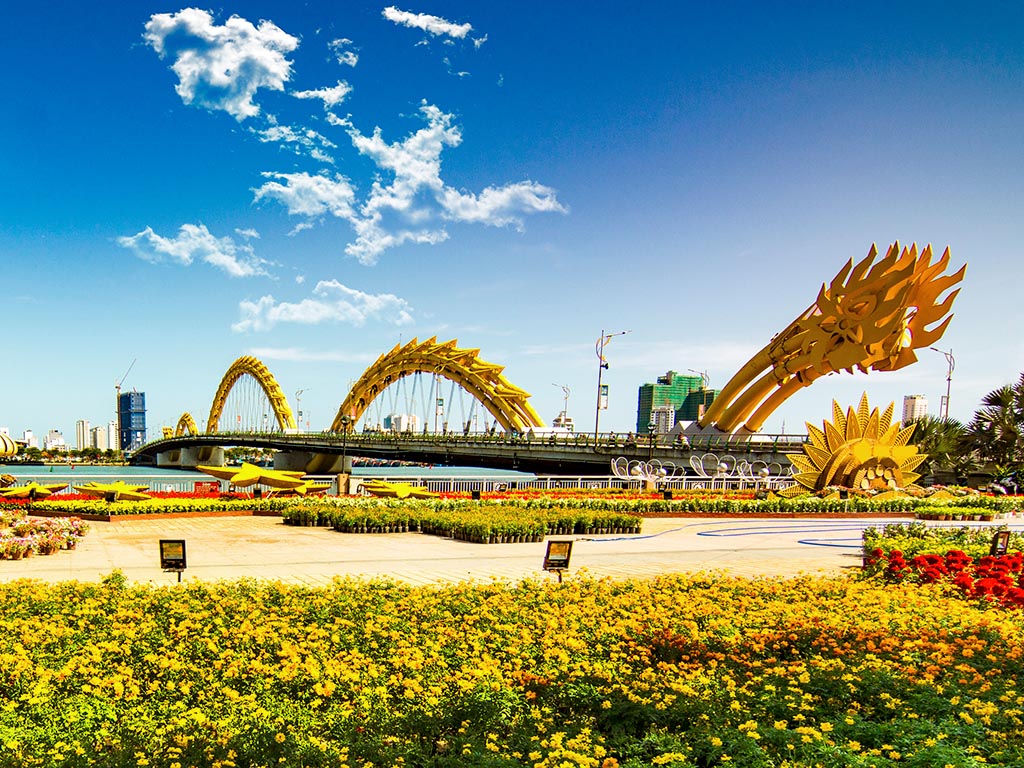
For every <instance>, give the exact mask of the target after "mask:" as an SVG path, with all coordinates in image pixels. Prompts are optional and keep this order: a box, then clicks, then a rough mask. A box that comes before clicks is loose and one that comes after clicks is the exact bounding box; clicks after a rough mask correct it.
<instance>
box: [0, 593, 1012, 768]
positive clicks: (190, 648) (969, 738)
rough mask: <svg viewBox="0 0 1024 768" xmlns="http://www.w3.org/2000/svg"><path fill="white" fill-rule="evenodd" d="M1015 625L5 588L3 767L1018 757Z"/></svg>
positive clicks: (465, 597)
mask: <svg viewBox="0 0 1024 768" xmlns="http://www.w3.org/2000/svg"><path fill="white" fill-rule="evenodd" d="M1022 621H1024V619H1022V617H1021V616H1020V615H1019V612H1013V613H1003V612H996V611H984V610H981V609H979V608H978V607H975V606H971V605H968V604H966V603H964V602H962V601H959V600H956V599H947V598H945V597H943V596H942V595H941V594H940V593H939V592H938V591H937V590H932V589H930V588H928V587H923V588H922V587H913V588H909V589H908V588H904V587H901V586H895V587H893V586H890V587H883V586H878V585H872V584H869V583H864V582H854V581H852V580H846V579H821V578H810V577H806V578H799V579H793V580H773V579H764V580H754V581H750V580H745V579H739V578H725V577H719V576H712V575H695V576H675V577H671V578H660V579H655V580H650V581H626V582H616V581H603V580H590V579H586V578H582V579H577V580H574V581H571V582H566V583H565V584H561V585H559V584H556V583H554V582H553V581H526V582H523V583H521V584H518V585H511V584H504V583H498V582H496V583H488V584H459V585H450V586H442V587H412V586H406V585H400V584H397V583H392V582H388V581H359V580H338V581H336V582H335V583H334V585H333V586H331V587H328V588H322V589H306V588H301V587H292V586H284V585H281V584H276V583H257V582H250V581H235V582H218V583H199V582H197V583H188V584H184V585H180V586H171V587H147V586H138V587H129V586H127V585H126V584H125V581H124V579H123V577H121V576H120V574H117V573H115V574H112V575H111V576H110V577H108V578H107V579H105V580H104V581H103V582H102V583H99V584H84V583H63V584H54V585H48V584H43V583H38V582H31V581H21V582H14V583H11V584H7V585H2V586H0V689H2V693H3V699H2V704H0V766H87V765H97V766H100V765H102V766H161V767H162V768H173V767H179V768H185V767H186V766H234V765H237V766H259V765H263V766H276V765H288V766H319V765H324V766H327V765H330V766H346V765H347V766H353V767H355V766H364V767H367V768H368V766H370V765H373V766H466V765H479V766H505V765H508V766H531V767H532V768H564V767H568V766H581V767H584V766H586V767H591V768H615V767H616V766H626V767H628V766H656V765H667V766H713V765H723V766H725V765H731V766H780V767H781V766H792V767H793V768H796V767H800V766H808V767H809V766H823V767H828V768H831V766H896V765H899V766H904V765H907V766H929V767H930V766H946V765H952V766H982V765H1007V766H1009V765H1021V764H1024V735H1022V731H1024V723H1022V717H1024V699H1022V693H1021V691H1020V689H1019V687H1018V684H1017V678H1018V677H1019V675H1020V672H1021V658H1022V655H1024V643H1022V641H1021V625H1022Z"/></svg>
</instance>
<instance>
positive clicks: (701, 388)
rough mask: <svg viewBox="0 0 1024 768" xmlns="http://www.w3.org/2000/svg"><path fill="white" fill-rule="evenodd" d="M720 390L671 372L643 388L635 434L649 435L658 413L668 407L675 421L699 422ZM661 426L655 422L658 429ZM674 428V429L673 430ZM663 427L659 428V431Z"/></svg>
mask: <svg viewBox="0 0 1024 768" xmlns="http://www.w3.org/2000/svg"><path fill="white" fill-rule="evenodd" d="M720 391H721V390H717V389H710V388H708V386H707V384H706V382H705V378H704V377H703V376H683V375H681V374H679V373H676V372H675V371H668V372H667V373H666V374H665V375H664V376H659V377H658V379H657V381H656V382H655V383H654V384H642V385H640V391H639V396H638V398H637V407H636V431H637V433H638V434H646V433H647V432H648V430H649V425H650V423H651V421H652V419H653V418H654V415H655V410H656V409H658V408H663V407H665V406H671V407H672V408H673V409H675V421H696V420H697V419H699V418H700V417H701V416H703V415H704V410H705V409H706V408H707V406H709V405H711V403H712V402H713V401H714V399H715V397H716V396H717V395H718V393H719V392H720ZM658 423H659V422H657V421H655V424H656V425H658ZM670 428H671V427H670ZM658 431H661V430H660V427H659V430H658Z"/></svg>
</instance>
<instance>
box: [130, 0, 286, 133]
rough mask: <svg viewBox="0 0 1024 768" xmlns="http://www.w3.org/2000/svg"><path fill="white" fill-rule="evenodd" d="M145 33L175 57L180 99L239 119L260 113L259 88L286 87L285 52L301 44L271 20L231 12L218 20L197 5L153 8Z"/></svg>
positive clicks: (153, 44) (162, 53) (161, 52)
mask: <svg viewBox="0 0 1024 768" xmlns="http://www.w3.org/2000/svg"><path fill="white" fill-rule="evenodd" d="M143 38H144V39H145V41H146V42H147V43H148V44H149V45H150V46H151V47H152V48H153V50H155V51H156V52H157V54H159V56H160V58H164V57H165V56H170V57H171V58H173V59H174V63H173V64H172V65H171V69H173V70H174V73H175V74H176V75H177V76H178V85H177V86H176V87H175V90H176V91H177V92H178V95H179V96H181V99H182V101H184V102H185V103H186V104H198V105H200V106H203V107H206V108H208V109H220V110H224V111H225V112H227V113H228V114H230V115H232V116H234V118H235V119H236V120H239V121H241V120H244V119H245V118H247V117H253V116H255V115H257V114H259V111H260V108H259V106H257V105H256V104H255V103H253V96H254V95H255V94H256V91H257V90H259V89H260V88H269V89H271V90H275V91H283V90H284V84H285V83H286V82H287V81H288V80H289V78H290V77H291V67H292V65H291V62H290V61H289V60H288V59H287V58H286V57H285V54H287V53H289V52H291V51H293V50H294V49H295V48H296V47H297V46H298V44H299V40H298V38H296V37H293V36H291V35H289V34H288V33H287V32H285V31H284V30H282V29H281V28H280V27H278V26H276V25H275V24H274V23H272V22H270V21H260V23H259V26H254V25H253V24H252V22H250V21H247V20H246V19H243V18H241V17H239V16H232V17H231V18H230V19H228V20H227V21H226V22H225V23H224V24H223V25H220V26H218V25H217V24H215V23H214V21H213V17H212V16H211V14H210V13H209V11H204V10H200V9H199V8H186V9H184V10H182V11H179V12H178V13H158V14H154V15H153V16H151V17H150V19H149V21H148V22H147V23H146V33H145V35H143Z"/></svg>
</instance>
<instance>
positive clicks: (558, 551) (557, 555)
mask: <svg viewBox="0 0 1024 768" xmlns="http://www.w3.org/2000/svg"><path fill="white" fill-rule="evenodd" d="M571 556H572V541H549V542H548V549H547V552H545V553H544V570H545V571H554V572H555V573H557V574H558V583H559V584H561V583H562V571H567V570H569V558H570V557H571Z"/></svg>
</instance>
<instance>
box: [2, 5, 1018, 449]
mask: <svg viewBox="0 0 1024 768" xmlns="http://www.w3.org/2000/svg"><path fill="white" fill-rule="evenodd" d="M10 15H11V17H12V18H11V28H12V29H18V30H22V34H18V35H15V36H12V40H11V41H10V44H9V45H8V46H6V47H5V48H4V49H3V50H2V51H0V57H2V60H3V63H4V64H6V69H7V71H8V72H11V73H14V74H13V75H12V78H11V83H10V89H11V95H10V96H9V98H8V100H7V103H6V105H5V117H6V119H5V120H4V121H3V122H2V123H0V126H2V127H0V131H2V135H3V137H4V139H5V141H4V142H3V145H2V148H0V169H2V173H3V175H4V179H5V180H6V182H7V183H6V184H5V185H4V189H3V191H2V192H0V255H2V259H3V263H4V266H5V273H4V282H3V286H4V298H5V302H6V303H7V305H8V310H9V317H10V318H11V319H10V320H9V321H8V324H7V328H8V329H11V328H13V329H14V333H10V332H9V333H8V335H7V339H6V344H7V359H8V360H24V361H31V363H30V364H27V365H24V366H23V367H20V368H19V369H18V370H19V374H20V375H18V376H9V375H8V376H5V377H3V383H2V384H0V425H3V426H6V427H8V428H9V429H10V431H11V433H12V435H16V436H17V435H21V434H22V433H23V432H24V430H26V429H31V430H33V431H34V432H35V433H36V434H37V435H43V434H46V433H47V432H48V431H49V430H52V429H57V430H60V431H61V432H63V434H64V435H73V434H74V433H75V422H76V421H78V420H80V419H88V420H90V421H92V422H94V423H97V424H99V423H106V422H108V421H110V420H111V418H113V416H114V412H115V408H114V402H115V398H114V394H115V393H114V392H112V391H111V390H113V389H114V388H115V385H118V384H120V385H122V386H123V387H124V389H125V391H130V390H132V389H136V390H138V391H140V392H146V397H147V407H148V414H147V425H148V428H149V430H150V432H151V433H157V434H158V433H159V430H160V429H161V427H163V426H174V424H175V423H176V422H177V420H178V418H179V416H180V415H181V414H182V413H184V412H186V411H187V412H190V413H192V414H193V416H195V417H196V419H197V420H200V419H203V418H205V416H206V414H207V412H208V411H209V409H210V405H211V402H212V400H213V396H214V392H215V390H216V388H217V385H218V383H219V382H220V379H221V377H222V376H223V375H224V373H225V371H227V369H228V367H229V366H230V365H231V363H232V362H233V361H234V360H235V359H237V358H238V357H240V356H242V355H254V356H256V357H257V358H259V359H261V360H262V361H263V362H264V363H265V364H266V365H267V367H268V368H269V369H270V371H271V372H272V373H273V375H274V376H275V378H276V379H277V381H278V383H279V384H280V386H281V389H282V390H283V392H284V393H285V395H286V396H287V397H288V399H289V402H290V403H291V404H292V407H293V408H296V405H297V402H296V401H297V399H298V396H297V394H296V393H297V392H299V391H301V392H302V395H301V403H302V408H303V410H304V411H305V413H306V414H307V418H308V420H309V421H310V422H311V424H310V426H311V428H313V429H324V428H326V427H327V426H328V425H329V424H330V422H331V420H332V419H333V417H334V415H335V413H336V411H337V409H338V407H339V405H340V404H341V402H342V400H343V399H344V398H345V395H346V394H347V393H348V391H349V389H350V387H351V385H352V383H354V382H355V381H356V380H357V379H358V378H359V377H360V376H361V375H362V373H363V371H364V370H365V369H366V368H367V367H368V366H369V365H370V364H372V363H373V361H374V360H375V359H376V358H377V357H378V356H379V355H381V354H383V353H385V352H387V351H388V350H390V349H391V348H392V347H393V346H395V344H399V343H405V342H408V341H409V340H411V339H412V338H419V339H420V340H421V341H422V340H426V339H427V338H430V337H432V336H436V337H437V338H438V340H440V341H445V340H448V339H457V340H458V343H459V346H460V347H466V348H471V349H479V350H480V357H481V358H483V359H484V360H487V361H489V362H492V363H497V364H500V365H504V366H505V371H504V375H505V376H506V377H507V378H508V380H509V381H511V382H512V383H513V384H515V385H517V386H519V387H522V388H523V389H525V390H527V391H528V392H530V393H531V394H532V398H531V401H530V402H531V404H532V405H533V407H534V409H535V410H536V411H537V412H538V413H539V414H540V415H541V417H542V418H543V419H544V420H545V422H547V423H548V424H550V423H551V422H552V420H553V419H554V418H555V416H556V415H557V414H558V413H559V412H560V411H561V410H562V408H563V406H564V404H565V403H566V402H567V403H568V413H569V415H570V416H571V417H573V419H574V420H575V423H576V427H577V429H578V430H580V431H590V430H592V428H593V425H594V418H595V407H596V398H597V378H598V360H597V357H596V354H595V342H596V340H597V339H598V336H599V335H600V334H601V333H602V331H603V332H605V333H616V332H619V331H624V330H629V331H631V332H630V333H629V334H628V335H624V336H621V337H617V338H614V339H613V340H612V341H611V342H610V343H609V345H608V347H607V349H606V351H605V357H606V358H607V360H608V362H609V368H608V370H606V371H604V372H603V379H602V381H603V383H604V384H607V385H608V386H609V409H608V410H607V411H603V412H602V414H601V428H602V430H608V431H613V430H614V431H618V432H623V433H624V432H627V431H629V430H630V429H633V428H634V427H635V423H636V413H637V398H638V391H639V388H640V387H641V386H642V385H643V384H645V383H648V382H653V381H654V380H655V379H656V378H657V376H659V375H661V374H663V373H664V372H665V371H667V370H675V371H680V372H683V371H690V372H696V371H699V372H701V373H702V374H704V375H706V377H707V379H708V382H709V385H710V386H711V387H712V388H716V389H720V388H721V387H722V386H724V384H725V383H726V382H727V381H728V379H729V378H730V377H731V376H732V375H733V373H735V372H736V370H738V368H739V367H740V366H741V365H742V364H743V363H744V362H746V360H747V359H748V358H749V357H750V356H751V355H752V354H753V353H754V352H756V351H757V350H758V349H760V348H761V347H762V346H764V344H766V343H767V342H768V341H769V340H770V339H771V337H772V335H773V334H775V333H777V332H779V331H781V330H782V329H783V328H784V327H785V326H786V325H787V324H788V323H789V322H790V321H791V320H793V319H794V317H796V316H797V315H798V314H799V313H801V312H802V311H803V310H804V309H805V308H806V307H807V306H809V305H810V304H811V303H812V302H813V300H814V298H815V296H816V295H817V292H818V289H819V287H820V286H821V283H822V282H824V281H828V280H830V279H831V278H832V276H833V275H835V273H836V272H837V271H838V270H839V268H840V267H841V266H842V265H843V264H844V263H845V262H846V261H847V260H848V259H854V260H855V261H856V260H859V259H861V258H863V257H864V255H865V254H866V253H867V251H868V248H869V247H870V246H871V244H872V243H877V244H878V247H879V248H880V249H881V250H882V251H883V252H884V250H885V248H886V247H887V246H888V245H889V244H890V243H891V242H893V241H895V240H899V241H900V242H901V243H903V244H906V245H909V244H910V243H911V242H917V243H918V245H919V246H922V247H923V246H924V245H925V244H928V243H931V244H932V245H933V247H934V248H935V249H936V250H937V251H938V252H941V251H942V249H943V248H945V247H946V246H947V245H948V246H950V248H951V251H952V266H953V268H956V267H958V266H959V265H960V264H963V263H965V262H966V263H968V269H967V274H966V277H965V278H964V281H963V284H962V291H961V294H960V295H959V297H958V298H957V300H956V302H955V304H954V306H953V314H954V317H953V319H952V322H951V323H950V326H949V328H948V330H947V331H946V333H945V335H944V337H943V338H942V339H941V341H940V342H939V343H938V344H937V347H938V349H939V350H940V351H932V350H927V349H925V350H920V351H919V353H918V357H919V361H918V362H917V363H916V364H914V365H911V366H909V367H907V368H905V369H902V370H900V371H898V372H895V373H872V374H870V375H866V376H865V375H855V376H851V375H848V374H837V375H832V376H829V377H827V378H825V379H822V380H819V381H818V382H816V383H815V384H814V385H813V386H811V387H809V388H807V389H805V390H803V391H802V392H799V393H798V394H796V395H794V396H793V397H791V398H790V399H789V400H788V401H787V402H786V403H784V404H783V406H782V407H781V408H779V410H778V411H777V412H776V413H775V414H774V415H773V416H772V417H771V418H770V419H769V421H768V423H767V424H766V425H765V431H767V432H777V431H783V426H784V429H785V431H787V432H799V431H802V430H803V424H804V422H805V421H808V422H810V423H812V424H818V423H820V422H821V420H822V419H823V418H827V417H828V416H829V415H830V413H831V401H832V400H833V399H836V400H837V401H838V402H840V404H841V405H843V406H844V407H845V406H847V405H851V404H855V403H856V402H857V401H858V399H859V396H860V393H861V392H862V391H867V393H868V396H869V399H870V401H871V404H872V405H873V406H876V405H878V406H883V407H884V406H885V405H887V404H888V403H889V402H895V403H896V406H897V408H899V407H900V405H901V403H902V398H903V396H904V395H905V394H907V393H911V392H913V393H919V394H922V395H924V396H926V397H927V398H928V400H929V402H930V403H935V404H937V403H940V402H941V400H942V398H943V397H944V396H945V394H946V387H947V377H949V378H950V382H949V386H950V398H949V413H950V416H952V417H953V418H957V419H958V420H960V421H963V422H967V421H969V420H970V417H971V416H972V414H973V413H974V410H975V409H976V408H977V407H978V405H979V403H980V400H981V398H982V397H983V396H984V395H985V394H986V393H988V392H989V391H991V390H993V389H996V388H999V387H1001V386H1004V385H1007V384H1011V383H1013V382H1014V381H1016V379H1017V378H1018V376H1019V374H1020V372H1021V371H1022V370H1024V343H1022V342H1021V341H1020V340H1018V339H1017V338H1015V337H1014V336H1013V335H1012V334H1007V333H1005V332H1001V331H1000V330H999V329H1001V328H1002V327H1004V326H1006V327H1009V328H1013V327H1016V326H1017V325H1018V324H1019V323H1020V321H1021V319H1022V314H1024V310H1022V308H1021V307H1020V306H1019V303H1015V302H1013V301H1012V300H1011V299H1010V298H1009V296H1010V291H1011V290H1012V285H1014V284H1016V283H1017V282H1018V280H1019V278H1020V277H1021V269H1022V268H1021V266H1020V259H1019V257H1018V254H1019V250H1020V245H1019V244H1020V241H1021V237H1020V235H1021V233H1022V225H1021V224H1020V216H1019V214H1016V213H1014V211H1015V210H1016V207H1017V206H1016V205H1015V204H1014V203H1013V201H1014V200H1020V199H1024V194H1022V193H1024V189H1022V186H1024V184H1022V181H1021V178H1020V174H1019V169H1020V168H1021V167H1024V164H1022V161H1024V146H1022V144H1021V142H1020V140H1019V125H1020V124H1021V118H1022V117H1024V96H1022V92H1021V88H1020V76H1019V73H1020V71H1022V70H1021V67H1022V64H1024V61H1022V59H1024V52H1022V48H1021V46H1020V43H1019V39H1018V38H1019V34H1018V33H1019V30H1020V29H1021V28H1022V22H1024V9H1022V8H1020V7H1018V6H1017V5H1015V4H1009V3H1005V4H999V3H995V4H986V5H985V6H982V7H980V8H978V7H972V6H967V5H958V4H944V5H941V6H938V7H936V6H934V5H927V6H926V5H924V4H918V3H909V4H901V5H900V6H899V7H895V8H894V7H890V6H889V5H886V4H882V3H866V4H859V5H858V6H856V7H855V8H843V9H841V10H840V9H832V8H827V7H820V6H809V7H800V8H795V7H794V8H770V7H763V6H762V5H760V4H754V3H736V4H732V5H728V6H714V7H707V6H705V5H698V4H691V3H667V2H654V3H648V4H644V5H641V6H639V7H636V8H626V7H623V6H621V4H613V3H596V4H594V3H588V4H582V3H564V4H556V5H554V6H551V5H549V4H542V3H533V2H527V3H523V4H518V5H517V6H515V7H514V8H499V7H487V6H479V5H478V4H469V3H459V2H438V3H432V2H426V3H422V4H421V3H416V4H403V5H397V6H395V5H389V4H387V3H383V4H371V3H366V2H358V3H354V4H351V5H349V6H348V7H345V8H338V7H336V6H335V5H332V4H328V3H323V2H317V1H315V0H314V1H313V2H309V3H306V4H304V5H302V6H301V7H293V6H289V5H285V4H277V3H269V2H249V3H237V2H236V3H228V4H227V5H222V6H218V7H217V8H216V9H203V8H196V7H190V6H188V5H187V4H179V5H173V6H167V5H158V4H155V3H152V2H148V1H144V2H140V3H137V4H134V5H133V6H132V8H131V9H130V10H125V9H115V8H110V9H105V8H89V7H85V6H81V5H75V4H61V3H58V4H56V5H54V4H50V5H47V6H45V7H43V6H38V7H26V6H19V7H16V8H13V9H11V11H10ZM1004 297H1005V298H1004ZM950 352H952V354H953V355H955V368H954V370H953V371H952V374H951V375H950V374H949V371H948V365H949V362H950V361H949V359H948V358H947V356H946V355H947V353H950ZM126 371H127V372H128V375H127V377H126V378H125V374H126ZM566 389H567V390H568V392H569V394H568V395H567V394H566V393H565V390H566ZM566 398H568V399H567V401H566ZM934 407H935V406H933V410H934Z"/></svg>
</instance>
